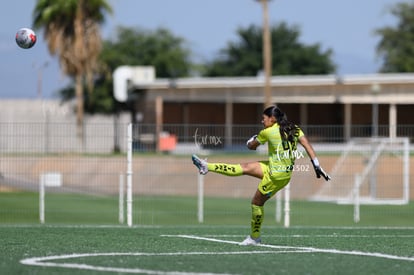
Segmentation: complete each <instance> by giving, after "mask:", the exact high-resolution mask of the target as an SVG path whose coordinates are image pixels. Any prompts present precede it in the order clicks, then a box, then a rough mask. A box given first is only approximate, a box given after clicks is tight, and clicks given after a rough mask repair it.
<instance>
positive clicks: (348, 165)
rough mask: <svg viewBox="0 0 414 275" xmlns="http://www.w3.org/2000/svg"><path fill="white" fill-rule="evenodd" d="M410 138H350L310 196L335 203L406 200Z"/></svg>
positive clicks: (407, 195) (397, 201)
mask: <svg viewBox="0 0 414 275" xmlns="http://www.w3.org/2000/svg"><path fill="white" fill-rule="evenodd" d="M409 147H410V143H409V138H407V137H401V138H353V139H351V140H350V141H349V142H348V144H347V145H346V146H344V150H343V152H342V154H341V156H340V157H339V158H338V160H337V162H336V163H335V165H334V167H333V169H332V171H331V176H332V180H331V181H330V182H326V183H324V184H323V186H322V187H321V188H320V189H319V190H318V191H317V192H316V193H315V194H314V195H313V196H312V197H311V200H314V201H328V202H329V201H330V202H336V203H338V204H356V202H357V204H358V205H360V204H407V203H409V192H410V191H409V165H410V164H409V163H410V158H409V153H410V148H409Z"/></svg>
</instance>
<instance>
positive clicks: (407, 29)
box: [375, 3, 414, 73]
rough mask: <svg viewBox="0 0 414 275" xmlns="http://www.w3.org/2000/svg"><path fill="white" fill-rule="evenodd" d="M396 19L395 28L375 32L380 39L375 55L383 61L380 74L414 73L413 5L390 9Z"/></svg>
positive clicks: (406, 4)
mask: <svg viewBox="0 0 414 275" xmlns="http://www.w3.org/2000/svg"><path fill="white" fill-rule="evenodd" d="M390 11H391V14H392V15H393V16H395V17H396V18H397V19H398V22H397V24H396V26H395V27H384V28H379V29H377V30H376V31H375V33H376V34H377V35H380V36H381V39H380V41H379V43H378V45H377V54H378V56H379V57H381V58H382V60H383V65H382V67H381V69H380V71H381V72H401V73H404V72H414V44H413V41H414V3H398V4H396V5H395V6H393V7H392V8H391V10H390Z"/></svg>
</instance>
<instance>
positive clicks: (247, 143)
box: [246, 135, 257, 147]
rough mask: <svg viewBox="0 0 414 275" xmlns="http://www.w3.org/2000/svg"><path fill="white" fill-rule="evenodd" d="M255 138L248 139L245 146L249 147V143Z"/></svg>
mask: <svg viewBox="0 0 414 275" xmlns="http://www.w3.org/2000/svg"><path fill="white" fill-rule="evenodd" d="M256 138H257V135H253V136H252V137H251V138H249V139H248V140H247V141H246V145H247V147H249V144H250V142H252V141H253V140H255V139H256Z"/></svg>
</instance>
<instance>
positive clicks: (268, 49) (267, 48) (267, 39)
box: [256, 0, 272, 108]
mask: <svg viewBox="0 0 414 275" xmlns="http://www.w3.org/2000/svg"><path fill="white" fill-rule="evenodd" d="M256 1H258V2H260V3H261V4H262V8H263V66H264V76H265V83H264V107H265V108H266V107H268V106H269V105H271V104H272V87H271V77H272V42H271V34H270V28H269V10H268V2H269V1H270V0H256Z"/></svg>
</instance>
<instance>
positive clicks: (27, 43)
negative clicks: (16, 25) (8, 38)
mask: <svg viewBox="0 0 414 275" xmlns="http://www.w3.org/2000/svg"><path fill="white" fill-rule="evenodd" d="M16 43H17V45H18V46H19V47H20V48H23V49H30V48H31V47H33V46H34V44H36V34H35V32H34V31H33V30H32V29H29V28H21V29H20V30H18V31H17V33H16Z"/></svg>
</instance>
